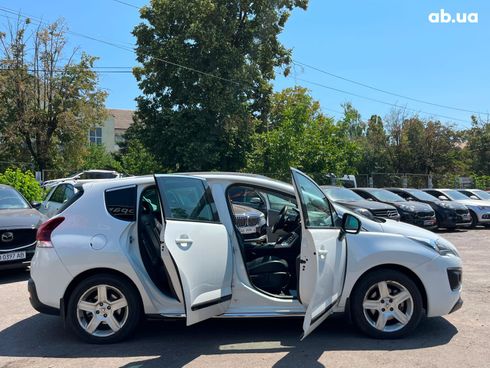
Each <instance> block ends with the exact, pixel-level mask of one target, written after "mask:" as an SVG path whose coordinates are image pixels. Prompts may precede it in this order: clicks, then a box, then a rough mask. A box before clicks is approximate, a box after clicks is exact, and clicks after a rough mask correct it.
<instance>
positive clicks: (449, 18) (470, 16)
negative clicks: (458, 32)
mask: <svg viewBox="0 0 490 368" xmlns="http://www.w3.org/2000/svg"><path fill="white" fill-rule="evenodd" d="M429 22H431V23H478V13H456V14H455V15H454V16H453V15H452V14H450V13H447V12H446V11H445V10H444V9H441V10H439V12H435V13H430V14H429Z"/></svg>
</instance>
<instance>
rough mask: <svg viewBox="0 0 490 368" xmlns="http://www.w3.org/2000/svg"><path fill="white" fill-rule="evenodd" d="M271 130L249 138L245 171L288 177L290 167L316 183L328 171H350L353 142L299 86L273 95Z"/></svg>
mask: <svg viewBox="0 0 490 368" xmlns="http://www.w3.org/2000/svg"><path fill="white" fill-rule="evenodd" d="M270 120H271V129H269V131H265V132H258V133H256V134H255V135H254V137H253V147H252V151H251V152H250V153H249V154H248V155H247V170H248V171H251V172H255V173H262V174H266V175H270V176H273V177H275V178H277V179H283V180H288V179H289V177H290V173H289V168H290V166H294V167H297V168H299V169H301V170H303V171H305V172H307V173H308V174H310V175H311V176H312V177H313V178H314V179H315V180H318V181H319V182H320V183H321V182H325V179H326V175H327V174H330V173H335V174H344V173H352V172H353V171H354V165H355V163H356V161H357V160H358V158H359V156H358V150H357V147H356V144H355V143H354V142H352V141H351V140H350V139H349V135H348V133H347V132H346V131H345V129H343V126H342V124H339V125H336V124H335V123H334V121H333V119H331V118H328V117H326V116H325V115H324V114H323V113H322V112H321V109H320V104H319V103H318V102H317V101H315V100H313V98H312V97H311V96H310V95H309V93H308V90H307V89H305V88H302V87H295V88H288V89H285V90H284V91H282V92H279V93H276V94H274V96H273V98H272V108H271V114H270Z"/></svg>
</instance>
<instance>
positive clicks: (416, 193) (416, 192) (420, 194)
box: [405, 189, 437, 202]
mask: <svg viewBox="0 0 490 368" xmlns="http://www.w3.org/2000/svg"><path fill="white" fill-rule="evenodd" d="M405 190H406V192H407V193H410V195H411V196H412V197H414V198H415V199H420V200H422V201H431V202H433V201H435V200H437V198H436V197H434V196H433V195H430V194H429V193H426V192H424V191H422V190H420V189H405Z"/></svg>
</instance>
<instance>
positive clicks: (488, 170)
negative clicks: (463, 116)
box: [464, 116, 490, 175]
mask: <svg viewBox="0 0 490 368" xmlns="http://www.w3.org/2000/svg"><path fill="white" fill-rule="evenodd" d="M471 120H472V126H471V128H470V129H468V130H467V131H466V132H464V136H465V138H466V141H467V146H466V152H467V155H468V156H469V159H470V166H471V169H472V170H473V172H475V173H476V174H480V175H489V174H490V121H488V120H487V121H483V120H481V119H478V118H477V117H476V116H472V117H471Z"/></svg>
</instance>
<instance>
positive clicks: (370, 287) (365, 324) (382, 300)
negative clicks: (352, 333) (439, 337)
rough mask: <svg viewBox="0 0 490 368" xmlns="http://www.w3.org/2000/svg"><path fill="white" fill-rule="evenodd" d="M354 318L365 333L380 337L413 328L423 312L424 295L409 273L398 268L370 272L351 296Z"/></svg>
mask: <svg viewBox="0 0 490 368" xmlns="http://www.w3.org/2000/svg"><path fill="white" fill-rule="evenodd" d="M351 313H352V319H353V321H354V323H355V324H356V326H357V327H358V328H359V329H360V330H361V331H363V332H364V333H366V334H368V335H370V336H372V337H375V338H381V339H390V338H398V337H402V336H404V335H406V334H408V333H410V332H412V331H413V330H414V329H415V328H416V327H417V325H418V324H419V322H420V320H421V318H422V316H423V304H422V296H421V294H420V291H419V289H418V287H417V285H416V284H415V283H414V282H413V281H412V279H410V278H409V277H408V276H407V275H405V274H404V273H402V272H399V271H396V270H378V271H374V272H372V273H369V274H367V275H366V276H365V277H364V278H363V279H362V280H361V281H360V282H359V284H358V285H357V286H356V287H355V289H354V290H353V292H352V297H351Z"/></svg>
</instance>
